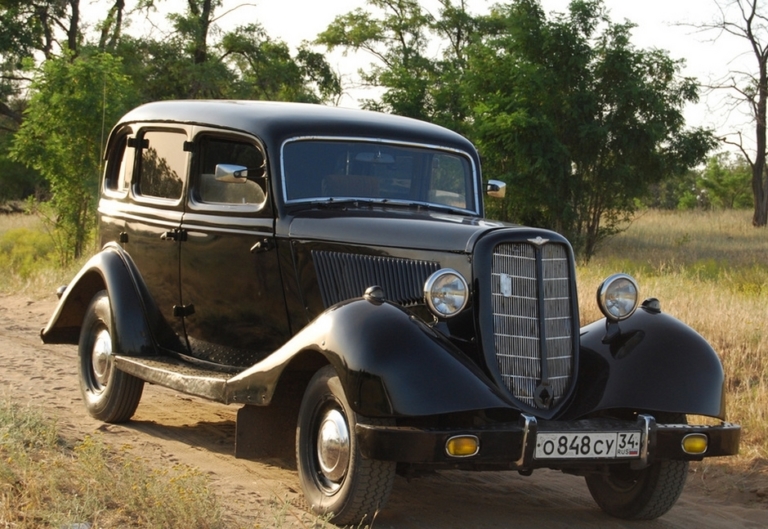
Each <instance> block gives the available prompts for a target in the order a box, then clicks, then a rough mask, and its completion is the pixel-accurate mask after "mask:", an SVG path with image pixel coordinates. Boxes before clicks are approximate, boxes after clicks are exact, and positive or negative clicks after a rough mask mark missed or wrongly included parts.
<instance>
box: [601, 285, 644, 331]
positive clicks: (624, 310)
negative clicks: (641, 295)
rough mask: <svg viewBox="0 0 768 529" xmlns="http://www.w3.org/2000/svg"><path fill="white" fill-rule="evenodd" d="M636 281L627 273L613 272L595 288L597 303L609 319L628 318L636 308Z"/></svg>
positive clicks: (619, 319)
mask: <svg viewBox="0 0 768 529" xmlns="http://www.w3.org/2000/svg"><path fill="white" fill-rule="evenodd" d="M637 299H638V296H637V283H636V282H635V280H634V279H633V278H632V277H631V276H628V275H627V274H614V275H612V276H610V277H609V278H608V279H606V280H605V281H603V283H602V284H601V285H600V286H599V287H598V288H597V305H598V307H600V311H601V312H602V313H603V314H604V315H605V317H606V318H608V319H609V320H611V321H621V320H625V319H627V318H629V317H630V316H632V314H633V313H634V312H635V309H636V308H637Z"/></svg>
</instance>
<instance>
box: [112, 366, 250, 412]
mask: <svg viewBox="0 0 768 529" xmlns="http://www.w3.org/2000/svg"><path fill="white" fill-rule="evenodd" d="M115 366H116V367H117V368H118V369H119V370H120V371H123V372H125V373H128V374H129V375H133V376H135V377H137V378H140V379H142V380H144V381H146V382H149V383H150V384H157V385H158V386H163V387H166V388H171V389H174V390H176V391H180V392H182V393H186V394H188V395H194V396H196V397H202V398H204V399H208V400H213V401H216V402H223V403H225V404H227V397H226V386H227V381H228V380H229V379H230V378H232V377H233V376H235V375H234V374H232V373H222V372H220V371H214V370H212V369H205V368H201V367H198V366H195V365H191V364H189V363H187V362H184V361H182V360H177V359H175V358H171V357H168V356H145V357H135V356H123V355H115Z"/></svg>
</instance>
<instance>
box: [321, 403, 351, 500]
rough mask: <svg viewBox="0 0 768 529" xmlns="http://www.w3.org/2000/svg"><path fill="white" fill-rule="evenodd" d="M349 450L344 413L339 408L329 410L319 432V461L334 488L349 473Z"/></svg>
mask: <svg viewBox="0 0 768 529" xmlns="http://www.w3.org/2000/svg"><path fill="white" fill-rule="evenodd" d="M349 451H350V444H349V427H348V426H347V421H346V420H345V419H344V415H343V414H342V413H341V412H340V411H339V410H337V409H331V410H328V411H327V412H326V413H325V415H324V416H323V419H322V421H320V429H319V431H318V434H317V461H318V464H319V466H320V472H321V473H322V475H323V476H324V477H325V478H326V479H327V480H328V481H330V483H329V485H330V487H331V489H332V490H335V489H337V488H338V487H339V485H340V484H341V481H342V480H343V479H344V476H345V475H346V474H347V466H348V465H349Z"/></svg>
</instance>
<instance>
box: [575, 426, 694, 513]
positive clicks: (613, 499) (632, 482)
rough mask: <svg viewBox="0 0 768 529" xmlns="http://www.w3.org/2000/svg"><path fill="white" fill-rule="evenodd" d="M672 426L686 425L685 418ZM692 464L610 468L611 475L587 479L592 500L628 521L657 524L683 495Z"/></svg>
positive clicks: (665, 462) (669, 463) (674, 463)
mask: <svg viewBox="0 0 768 529" xmlns="http://www.w3.org/2000/svg"><path fill="white" fill-rule="evenodd" d="M668 421H669V422H677V423H684V422H686V421H685V416H673V417H670V418H669V419H668ZM687 477H688V461H669V460H667V461H657V462H655V463H652V464H651V465H650V466H648V467H647V468H644V469H642V470H632V469H631V468H630V467H629V465H615V466H613V465H612V466H610V467H609V469H608V473H607V474H590V475H588V476H586V481H587V487H588V488H589V492H590V494H591V495H592V498H593V499H594V500H595V502H596V503H597V504H598V505H599V506H600V508H601V509H602V510H603V511H605V512H606V513H608V514H610V515H612V516H615V517H617V518H623V519H625V520H653V519H655V518H658V517H659V516H661V515H663V514H665V513H666V512H667V511H669V510H670V509H671V508H672V506H673V505H674V504H675V502H677V499H678V498H679V497H680V494H681V493H682V492H683V488H684V487H685V482H686V479H687Z"/></svg>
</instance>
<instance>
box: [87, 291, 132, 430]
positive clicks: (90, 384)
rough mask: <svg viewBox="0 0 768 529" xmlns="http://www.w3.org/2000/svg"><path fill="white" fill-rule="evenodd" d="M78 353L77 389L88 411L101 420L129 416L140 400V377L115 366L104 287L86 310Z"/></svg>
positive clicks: (106, 420) (110, 313) (107, 299)
mask: <svg viewBox="0 0 768 529" xmlns="http://www.w3.org/2000/svg"><path fill="white" fill-rule="evenodd" d="M78 353H79V364H80V369H79V372H80V373H79V374H80V391H81V392H82V394H83V400H84V401H85V407H86V409H87V410H88V413H90V414H91V416H93V417H95V418H96V419H100V420H102V421H105V422H112V423H118V422H125V421H127V420H128V419H130V418H131V417H132V416H133V414H134V412H135V411H136V407H137V406H138V405H139V401H140V400H141V393H142V391H143V389H144V381H143V380H141V379H139V378H136V377H134V376H132V375H129V374H127V373H124V372H122V371H120V370H119V369H117V368H116V367H115V362H114V356H113V346H112V310H111V307H110V304H109V297H108V295H107V293H106V291H103V290H102V291H101V292H98V293H97V294H96V295H95V296H94V297H93V300H92V301H91V304H90V305H89V306H88V309H87V310H86V313H85V318H84V319H83V326H82V328H81V329H80V344H79V351H78Z"/></svg>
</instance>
